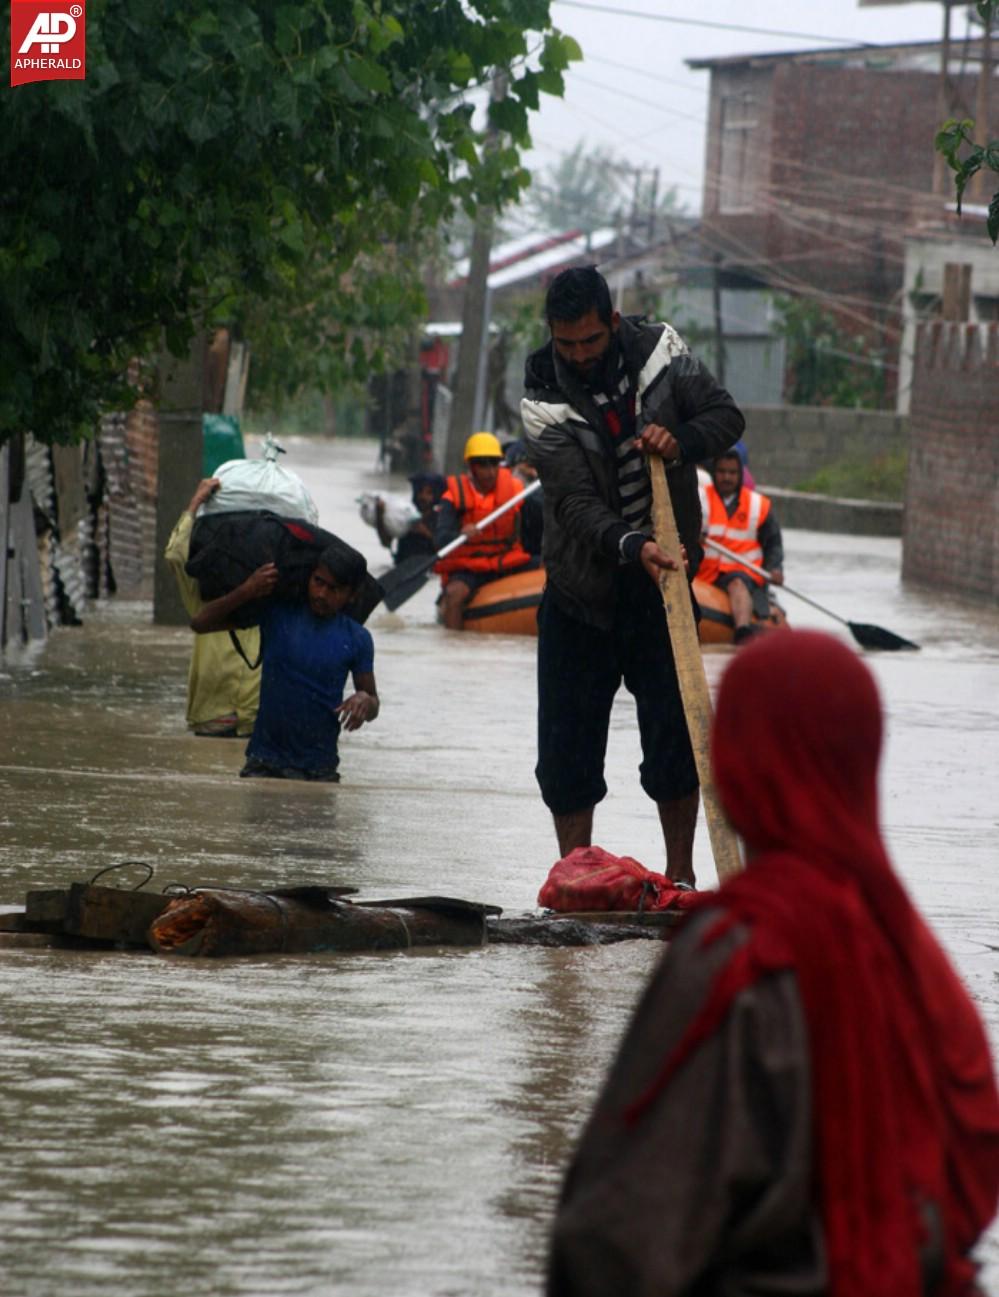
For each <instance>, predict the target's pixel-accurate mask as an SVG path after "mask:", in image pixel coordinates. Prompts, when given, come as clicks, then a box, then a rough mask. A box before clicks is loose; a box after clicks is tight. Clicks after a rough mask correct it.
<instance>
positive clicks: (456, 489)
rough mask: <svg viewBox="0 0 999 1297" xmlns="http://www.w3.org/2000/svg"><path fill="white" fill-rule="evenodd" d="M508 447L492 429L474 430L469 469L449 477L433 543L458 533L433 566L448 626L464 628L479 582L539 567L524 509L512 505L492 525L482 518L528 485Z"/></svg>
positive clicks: (438, 545)
mask: <svg viewBox="0 0 999 1297" xmlns="http://www.w3.org/2000/svg"><path fill="white" fill-rule="evenodd" d="M502 459H503V450H502V448H501V446H500V444H499V441H498V440H497V439H496V437H494V436H493V434H492V433H491V432H474V433H472V435H471V436H470V437H469V439H468V441H467V442H466V443H465V467H466V472H464V473H460V474H457V475H456V476H453V477H449V478H448V479H447V487H446V488H445V491H444V494H443V496H442V497H441V502H440V504H439V505H438V509H437V526H436V529H435V531H434V545H435V546H436V548H437V549H441V548H443V546H445V545H447V544H448V543H449V542H450V541H452V540H455V539H456V538H457V537H458V536H459V535H464V536H467V537H468V539H467V540H466V542H465V543H464V545H462V546H460V547H459V548H458V549H456V550H455V551H454V552H453V553H451V554H449V555H448V556H447V557H446V558H443V559H441V560H440V561H439V562H437V563H436V564H435V565H434V571H435V572H439V573H440V574H441V579H442V582H443V587H444V588H443V591H442V593H441V597H440V599H439V601H438V603H439V607H440V617H441V621H443V623H444V625H445V626H447V627H448V629H449V630H461V626H462V618H463V616H464V612H465V605H466V604H467V603H468V601H469V599H471V597H472V595H473V594H474V593H475V591H476V590H478V589H479V587H480V586H483V585H485V584H486V583H487V582H488V581H495V580H496V579H497V578H498V577H501V576H509V574H510V573H511V572H519V571H522V570H523V569H524V568H528V567H532V566H536V564H537V560H536V559H532V558H531V555H530V554H529V553H528V552H527V550H526V549H524V547H523V545H522V544H521V542H520V523H519V514H520V510H519V509H511V510H510V511H509V512H508V513H505V514H504V515H503V516H502V518H498V519H497V520H496V522H494V523H490V525H489V526H488V527H485V528H480V527H479V525H478V524H479V523H480V522H481V520H482V519H483V518H485V517H486V516H487V515H488V514H490V513H492V512H493V511H494V510H495V509H498V508H499V506H500V505H501V504H506V502H507V501H508V500H510V499H512V498H513V497H514V496H515V495H518V494H520V493H521V492H522V491H523V490H524V484H523V483H522V482H521V481H519V480H518V479H517V478H516V477H514V475H513V474H512V473H511V472H510V470H509V469H508V468H506V467H504V465H503V463H502Z"/></svg>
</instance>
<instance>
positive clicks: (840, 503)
mask: <svg viewBox="0 0 999 1297" xmlns="http://www.w3.org/2000/svg"><path fill="white" fill-rule="evenodd" d="M760 490H761V491H762V492H763V494H764V495H768V496H769V497H770V499H771V500H772V501H773V506H774V512H775V513H776V516H777V521H778V522H779V523H780V525H781V527H803V528H805V529H806V530H809V531H838V532H844V533H846V534H847V535H850V536H901V534H902V514H903V509H902V505H901V504H895V503H893V502H891V501H887V500H847V499H843V498H842V497H839V496H834V495H814V494H812V492H810V491H789V490H788V489H787V488H786V487H781V486H761V487H760Z"/></svg>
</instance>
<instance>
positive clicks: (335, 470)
mask: <svg viewBox="0 0 999 1297" xmlns="http://www.w3.org/2000/svg"><path fill="white" fill-rule="evenodd" d="M284 444H285V445H286V447H287V449H288V451H289V453H288V455H287V458H286V459H285V460H284V461H283V463H284V465H285V466H286V467H288V468H292V469H294V470H295V471H297V472H298V473H299V474H301V476H302V477H303V478H304V479H305V481H306V483H307V485H308V486H309V488H310V490H311V491H312V493H313V495H314V497H315V499H316V501H317V503H318V505H319V508H320V521H321V522H322V523H323V525H324V526H326V527H328V528H329V529H331V530H334V531H336V532H338V533H340V534H341V535H343V536H344V538H345V539H347V540H349V541H351V542H352V543H354V544H356V545H358V546H359V547H360V548H362V549H363V550H364V552H365V553H366V555H367V556H368V559H369V562H370V563H371V565H372V567H374V568H376V569H377V568H379V567H381V566H383V565H384V563H385V551H383V550H381V548H380V546H379V544H378V541H377V538H376V536H375V534H374V532H373V531H372V530H371V529H370V528H368V527H366V526H365V524H364V523H363V522H362V521H361V520H360V518H359V516H358V512H357V506H356V503H355V501H356V497H357V495H358V493H359V492H360V491H361V490H363V489H370V488H372V487H375V486H382V487H385V486H388V487H390V488H391V489H396V490H401V489H404V488H405V484H404V483H401V482H399V481H396V480H393V479H388V480H387V479H385V478H384V477H380V476H378V475H376V473H375V460H376V453H375V447H374V446H373V445H371V444H368V443H357V442H314V441H293V440H288V441H286V442H285V443H284ZM251 453H253V452H252V451H251ZM192 487H193V483H192ZM785 541H786V548H787V551H788V557H787V565H786V571H787V576H788V580H789V581H791V582H792V584H794V585H795V586H796V587H799V588H800V589H802V591H803V592H805V593H808V594H809V595H811V596H812V597H813V598H815V599H817V600H819V601H820V602H821V603H824V604H826V605H828V606H830V607H832V608H833V609H835V610H837V611H839V612H841V613H842V614H843V615H844V616H846V617H849V618H851V619H852V620H855V621H866V622H874V623H877V624H880V625H883V626H886V627H888V628H889V629H891V630H894V631H896V632H897V633H899V634H901V635H904V636H906V637H907V638H910V639H913V640H915V641H917V642H918V643H920V644H921V645H922V646H923V649H922V652H921V653H918V654H903V653H898V654H882V655H879V656H878V655H868V661H869V663H870V665H871V667H872V669H873V670H874V672H875V674H876V676H877V678H878V681H879V683H880V687H881V690H882V694H883V698H884V701H885V706H886V709H887V714H888V723H887V729H888V746H887V753H886V758H885V762H884V767H883V785H882V804H883V816H884V824H885V829H886V833H887V837H888V841H889V845H890V847H891V850H892V853H893V856H894V859H895V861H896V863H897V865H898V867H899V869H900V872H901V873H902V875H903V877H904V878H905V880H906V882H907V884H908V886H909V888H910V890H911V892H912V893H913V894H914V896H915V898H916V900H917V902H918V903H919V904H920V906H921V907H922V909H923V910H924V912H925V913H926V915H927V916H928V918H929V920H930V922H931V923H932V925H933V927H934V928H935V930H936V931H937V933H938V934H939V935H940V937H941V938H942V940H943V942H944V944H945V945H946V947H947V949H948V950H949V951H950V952H951V954H952V956H953V957H954V959H955V960H956V962H957V965H958V967H959V968H960V971H961V973H962V974H963V976H964V978H965V979H966V981H967V983H968V985H969V986H970V988H971V990H972V992H973V994H974V996H975V998H976V999H977V1001H978V1003H979V1005H980V1007H981V1010H982V1013H983V1015H984V1016H985V1018H986V1020H987V1023H988V1027H989V1030H990V1032H991V1034H992V1039H993V1042H994V1043H995V1042H997V1041H999V888H997V887H996V883H995V875H996V865H997V863H999V850H997V845H996V844H997V828H999V773H997V772H999V616H997V614H996V611H995V610H994V609H993V610H991V611H990V610H987V609H982V608H977V607H975V606H974V605H973V604H971V603H966V602H956V601H940V600H935V599H933V598H931V597H929V596H928V595H926V594H922V593H915V592H912V591H908V590H905V591H903V590H902V589H901V587H900V584H899V579H898V571H899V561H900V546H899V543H898V542H897V541H892V540H870V539H858V538H848V537H841V536H824V535H820V534H818V533H812V532H803V531H798V532H789V533H787V534H786V537H785ZM433 599H434V590H433V588H432V587H431V586H427V587H426V588H425V589H424V590H423V591H421V592H420V594H419V595H417V596H416V597H415V598H414V599H413V600H411V601H410V602H409V603H407V604H406V605H405V606H404V607H403V608H401V609H400V610H399V612H398V613H395V614H390V613H386V612H385V611H383V610H379V611H377V612H376V613H375V614H374V615H373V616H372V618H371V620H370V621H369V623H368V625H369V628H370V629H371V631H372V632H373V635H374V638H375V646H376V658H375V672H376V676H377V679H378V685H379V691H380V693H381V695H382V700H383V701H382V713H381V716H380V717H379V718H378V720H377V721H376V722H375V724H373V725H372V726H370V727H368V726H366V727H365V728H364V729H362V730H361V731H360V732H358V733H356V734H349V735H344V737H343V738H342V740H341V752H342V766H341V769H342V772H343V782H342V783H341V784H340V785H339V786H336V787H331V786H328V785H327V786H322V785H308V784H293V783H287V784H285V783H272V782H271V781H262V780H257V781H254V780H242V781H241V780H239V779H238V778H237V777H236V776H237V771H238V769H239V767H240V765H241V762H242V752H243V743H242V742H241V741H234V740H222V739H206V738H195V737H193V736H191V735H189V734H188V733H187V732H186V730H185V726H184V700H185V682H186V670H187V661H188V655H189V652H190V643H191V641H190V633H189V632H188V631H187V630H185V629H182V628H173V627H158V626H153V625H152V624H151V621H150V609H149V607H148V606H145V605H137V604H115V603H111V604H109V605H107V606H102V607H98V608H96V609H94V611H93V615H92V616H90V617H88V618H87V620H86V624H85V625H84V626H82V627H79V628H64V629H60V630H58V631H56V632H55V633H54V634H52V635H51V637H50V639H49V640H48V642H47V643H46V644H45V645H44V647H42V648H41V649H40V650H38V651H34V652H32V653H31V654H30V655H27V656H25V657H22V658H20V659H14V660H11V659H8V660H7V661H6V662H2V663H0V824H2V835H0V906H3V905H7V906H13V905H18V904H21V903H23V898H24V893H25V892H26V891H27V890H28V889H30V888H42V887H55V886H62V885H66V884H68V883H69V882H71V881H77V880H80V881H83V880H87V879H89V878H91V877H92V876H93V875H94V874H95V873H96V872H97V871H98V870H100V869H102V868H104V867H105V866H107V865H111V864H116V863H119V862H123V861H145V862H148V863H149V864H150V865H152V866H153V868H154V870H155V876H154V879H153V882H152V884H151V886H152V887H153V888H154V889H156V890H159V889H160V888H162V887H164V886H166V885H167V884H168V883H172V882H182V883H186V884H188V885H190V886H197V885H203V884H213V883H215V884H224V885H231V886H239V887H247V888H266V887H268V886H276V885H289V884H292V883H316V884H329V885H332V884H340V885H351V886H355V887H358V888H359V889H361V892H362V893H363V895H364V896H366V897H392V896H396V897H401V896H406V895H413V894H414V893H417V894H428V893H437V894H444V895H451V896H460V897H464V898H466V899H469V900H477V901H486V902H491V903H493V904H496V905H501V906H503V907H504V911H505V912H506V913H507V914H508V915H509V914H517V913H521V912H524V911H529V910H532V909H533V908H534V906H535V904H536V896H537V891H538V888H539V886H540V884H541V883H542V882H543V880H544V878H545V875H546V873H547V871H548V868H549V866H550V865H551V863H552V861H553V860H554V859H555V856H556V854H557V853H556V851H555V843H554V837H553V834H552V832H551V828H550V824H549V820H548V816H547V813H546V812H545V811H544V809H543V807H542V805H541V802H540V800H539V797H538V795H537V791H536V787H535V783H534V778H533V764H534V723H535V704H534V676H533V671H534V650H535V643H534V641H533V640H531V639H527V638H514V637H500V636H475V635H461V634H454V633H448V632H445V631H444V630H442V629H440V628H439V627H437V626H436V625H435V622H434V616H433V612H434V606H433ZM785 603H786V607H787V611H788V613H789V616H790V618H791V619H792V621H793V622H794V624H795V625H799V626H800V625H810V626H815V627H822V628H824V629H829V630H832V631H833V632H834V633H836V634H842V635H844V636H848V632H847V631H846V630H845V629H844V628H842V627H838V626H837V624H836V623H835V622H832V621H830V620H828V619H827V618H825V617H823V616H822V615H821V614H820V613H818V612H815V611H813V610H811V609H809V608H808V607H806V606H805V605H803V604H801V603H798V602H796V601H795V600H793V599H792V598H791V597H786V599H785ZM731 652H732V651H731V650H727V649H721V650H715V651H713V652H710V653H709V654H708V655H707V659H706V660H707V668H708V672H709V677H710V679H711V680H712V681H713V682H717V679H718V678H719V676H720V673H721V671H722V670H723V669H724V667H725V665H726V663H727V662H728V661H729V660H730V654H731ZM637 763H638V742H637V735H636V732H635V725H634V721H633V712H632V709H631V707H630V700H629V699H628V698H627V695H624V694H622V695H621V696H620V697H619V699H618V704H617V708H616V711H615V716H614V722H613V729H612V734H611V744H610V753H609V758H608V765H609V773H608V783H609V784H610V788H611V793H610V796H609V797H608V799H607V801H606V802H605V803H604V804H603V805H602V806H601V807H600V808H599V809H598V813H597V823H596V834H595V838H596V841H598V842H599V843H601V845H603V846H605V847H607V848H608V849H609V850H612V851H617V852H619V853H623V854H630V855H633V856H635V857H637V858H638V859H640V860H642V861H643V862H644V863H645V864H647V865H649V866H650V867H653V868H661V867H662V848H661V841H660V839H659V832H658V825H657V821H656V817H655V812H654V808H653V807H652V806H651V804H650V803H649V802H648V801H647V800H646V799H645V797H644V795H643V794H642V793H641V791H640V789H639V786H638V779H637V771H636V766H637ZM696 863H697V867H698V877H699V881H700V883H701V884H702V885H704V886H709V885H711V884H712V883H713V881H714V871H713V867H712V865H711V861H710V853H709V849H708V844H707V835H706V833H705V831H704V827H703V824H702V826H701V830H700V835H699V841H698V849H697V862H696ZM141 876H142V871H140V870H138V869H136V868H133V869H132V871H131V873H129V871H128V870H125V871H122V875H121V878H122V881H125V880H129V879H130V880H131V881H132V882H138V881H139V880H140V878H141ZM104 881H108V882H111V881H114V876H112V877H111V878H109V879H105V880H104ZM659 951H660V947H659V946H658V945H657V943H654V942H627V943H624V944H621V945H616V946H611V947H602V948H601V947H597V948H587V949H581V950H580V949H572V950H546V949H539V948H528V947H495V948H485V949H482V950H475V951H448V952H447V953H437V952H430V953H422V954H419V953H418V954H410V953H392V954H378V955H363V954H362V955H345V956H334V955H323V956H274V957H268V958H248V959H235V960H220V961H212V960H187V959H183V958H176V959H173V960H171V959H169V958H162V957H157V956H155V955H152V954H149V955H143V954H126V953H76V952H74V953H67V952H65V951H47V950H16V951H3V950H0V997H2V1004H3V1014H2V1019H0V1130H2V1138H3V1166H4V1171H3V1175H2V1176H0V1291H2V1292H3V1293H4V1294H6V1295H8V1297H70V1295H72V1297H95V1295H96V1294H105V1293H107V1292H110V1291H113V1292H114V1293H115V1294H116V1297H172V1295H173V1294H180V1293H183V1294H185V1297H276V1295H278V1294H295V1295H296V1297H319V1295H320V1294H328V1293H345V1294H356V1295H357V1297H383V1295H384V1294H386V1293H393V1294H397V1295H399V1297H445V1295H447V1297H458V1295H465V1294H474V1295H476V1297H494V1295H495V1297H499V1295H500V1294H503V1295H504V1297H506V1295H510V1294H513V1295H520V1294H532V1293H537V1292H538V1291H539V1287H540V1282H541V1275H542V1273H543V1268H544V1256H545V1248H546V1237H547V1229H548V1223H549V1220H550V1215H551V1211H552V1206H553V1202H554V1199H555V1195H556V1193H557V1190H558V1185H559V1182H560V1178H561V1174H562V1170H563V1167H564V1165H565V1162H566V1158H567V1156H568V1154H569V1151H570V1149H571V1147H572V1144H573V1140H574V1138H575V1136H576V1134H577V1132H578V1130H579V1128H580V1124H581V1122H582V1120H583V1119H584V1117H585V1115H586V1113H587V1112H588V1110H589V1107H590V1105H591V1102H592V1100H593V1097H594V1095H595V1092H596V1090H597V1087H598V1086H599V1083H600V1080H601V1078H602V1075H603V1073H604V1069H605V1067H606V1065H607V1062H608V1060H609V1059H610V1057H611V1055H612V1053H613V1051H614V1048H615V1045H616V1043H617V1041H618V1038H619V1036H620V1034H621V1032H622V1030H623V1027H624V1025H625V1023H626V1020H627V1015H628V1012H629V1009H630V1007H631V1006H632V1004H633V1003H634V1001H635V999H636V997H637V995H638V993H639V991H640V990H641V988H642V986H643V984H644V982H645V979H646V976H647V974H648V973H649V971H650V969H651V967H652V965H653V963H654V961H655V960H656V959H657V958H658V956H659ZM982 1255H983V1257H984V1258H985V1260H986V1263H987V1273H986V1288H987V1291H989V1292H999V1233H997V1232H996V1231H995V1230H994V1231H993V1233H992V1234H991V1235H990V1236H989V1237H988V1238H987V1239H986V1241H985V1244H984V1245H983V1248H982Z"/></svg>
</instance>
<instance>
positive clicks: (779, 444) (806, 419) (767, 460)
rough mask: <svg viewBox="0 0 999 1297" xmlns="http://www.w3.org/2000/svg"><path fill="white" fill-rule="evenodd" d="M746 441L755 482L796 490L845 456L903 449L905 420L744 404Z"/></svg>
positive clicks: (872, 412)
mask: <svg viewBox="0 0 999 1297" xmlns="http://www.w3.org/2000/svg"><path fill="white" fill-rule="evenodd" d="M742 412H743V414H744V415H745V416H746V432H745V435H744V441H745V445H746V449H747V450H748V452H749V466H750V468H751V469H752V471H753V476H754V477H755V478H756V480H757V482H769V483H771V484H772V485H774V486H783V487H796V486H798V485H799V484H800V483H801V482H804V481H806V480H807V479H808V478H809V477H811V476H812V474H813V473H816V472H818V470H819V469H820V468H824V467H825V466H826V465H828V464H832V463H835V462H836V460H839V459H843V458H845V457H846V456H856V457H858V458H863V459H875V458H877V456H878V455H883V454H888V453H892V452H896V451H904V450H906V449H907V448H908V445H909V421H908V419H907V418H906V417H905V416H904V415H898V414H893V413H890V412H888V411H884V410H842V409H829V408H827V407H825V406H812V405H747V406H743V407H742Z"/></svg>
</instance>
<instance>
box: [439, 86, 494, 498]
mask: <svg viewBox="0 0 999 1297" xmlns="http://www.w3.org/2000/svg"><path fill="white" fill-rule="evenodd" d="M505 95H506V74H505V73H503V72H501V71H499V70H497V71H496V72H495V73H494V74H493V84H492V99H493V101H494V102H495V101H497V100H500V99H502V98H503V97H504V96H505ZM498 135H499V132H498V131H496V130H494V129H493V128H492V127H490V129H489V131H488V132H487V135H486V142H485V145H484V148H485V149H487V150H488V149H493V148H495V147H496V145H497V143H498ZM494 221H495V213H494V211H493V209H492V207H490V206H486V205H485V204H482V205H480V206H479V209H478V211H477V212H476V215H475V231H474V233H473V235H472V249H471V254H470V256H469V264H468V278H467V280H466V281H465V298H464V302H463V303H462V309H461V342H460V343H459V347H458V369H457V373H456V375H455V382H454V397H453V399H452V401H451V419H450V422H449V424H448V430H447V449H446V451H445V454H444V464H443V469H444V472H445V473H457V472H460V471H461V465H462V462H463V460H462V451H463V449H464V445H465V441H466V439H467V438H468V437H469V435H470V434H471V433H472V432H474V431H475V427H474V425H475V421H476V419H477V418H479V416H480V414H481V410H482V391H483V387H484V374H485V364H484V358H483V347H485V346H486V345H487V344H488V339H489V255H490V253H491V251H492V245H493V225H494Z"/></svg>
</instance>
